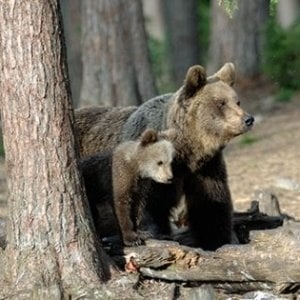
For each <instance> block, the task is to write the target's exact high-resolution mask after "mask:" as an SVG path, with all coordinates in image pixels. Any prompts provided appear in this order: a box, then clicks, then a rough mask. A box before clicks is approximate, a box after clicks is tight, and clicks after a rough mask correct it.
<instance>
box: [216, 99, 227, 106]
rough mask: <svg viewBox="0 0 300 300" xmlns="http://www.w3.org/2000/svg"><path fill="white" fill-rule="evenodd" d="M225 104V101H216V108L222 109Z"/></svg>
mask: <svg viewBox="0 0 300 300" xmlns="http://www.w3.org/2000/svg"><path fill="white" fill-rule="evenodd" d="M225 104H226V101H225V100H224V99H222V100H218V101H217V106H218V107H219V108H222V107H224V106H225Z"/></svg>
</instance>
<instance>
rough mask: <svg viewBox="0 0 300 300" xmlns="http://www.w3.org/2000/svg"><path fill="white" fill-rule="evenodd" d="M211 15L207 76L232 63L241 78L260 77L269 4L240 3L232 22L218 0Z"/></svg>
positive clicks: (262, 1) (262, 0)
mask: <svg viewBox="0 0 300 300" xmlns="http://www.w3.org/2000/svg"><path fill="white" fill-rule="evenodd" d="M211 13H212V15H211V42H210V50H209V53H210V58H209V66H208V73H213V72H215V71H216V70H218V69H219V67H220V66H222V65H223V64H224V63H225V62H228V61H231V62H233V63H235V65H236V68H237V71H238V73H239V75H238V77H239V78H242V79H251V78H253V77H255V76H258V75H260V73H261V54H262V48H263V43H264V28H265V25H266V22H267V20H268V16H269V0H256V1H242V0H239V1H238V9H236V10H235V11H234V12H233V17H232V18H230V16H229V15H228V13H226V11H225V9H224V7H223V6H220V4H219V1H218V0H212V9H211Z"/></svg>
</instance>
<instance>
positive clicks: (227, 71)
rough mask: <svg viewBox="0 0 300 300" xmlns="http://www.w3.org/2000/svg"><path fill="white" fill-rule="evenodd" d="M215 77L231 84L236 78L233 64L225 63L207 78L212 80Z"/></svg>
mask: <svg viewBox="0 0 300 300" xmlns="http://www.w3.org/2000/svg"><path fill="white" fill-rule="evenodd" d="M216 78H218V79H220V80H222V81H223V82H225V83H227V84H228V85H229V86H233V85H234V83H235V78H236V74H235V67H234V64H233V63H231V62H228V63H226V64H225V65H224V66H223V67H222V68H221V69H220V70H219V71H218V72H217V73H215V74H214V75H212V76H210V77H209V78H208V80H214V79H216Z"/></svg>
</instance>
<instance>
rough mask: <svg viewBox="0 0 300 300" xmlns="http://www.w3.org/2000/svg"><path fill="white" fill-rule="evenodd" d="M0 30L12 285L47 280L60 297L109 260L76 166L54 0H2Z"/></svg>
mask: <svg viewBox="0 0 300 300" xmlns="http://www.w3.org/2000/svg"><path fill="white" fill-rule="evenodd" d="M0 36H1V39H0V53H1V55H0V63H1V70H2V73H1V85H0V87H1V100H2V101H1V113H2V122H3V133H4V146H5V153H6V166H7V176H8V189H9V199H8V205H9V226H8V246H7V248H6V255H7V257H8V262H7V264H6V266H5V267H6V269H5V270H6V272H7V273H8V274H9V277H10V280H11V284H12V286H13V287H14V289H16V290H23V289H26V290H30V289H32V288H34V287H36V286H38V287H40V288H41V289H42V290H43V288H44V287H46V288H47V289H49V291H50V292H51V293H52V298H51V299H60V298H62V294H63V293H72V291H73V290H77V291H78V290H79V289H81V288H82V289H84V288H85V287H86V286H90V285H93V286H97V285H98V284H99V283H100V278H102V279H104V278H105V277H106V275H107V268H106V266H105V265H104V264H103V257H102V255H103V253H102V252H101V249H100V248H99V247H98V246H99V245H97V243H96V240H95V236H94V234H93V231H92V229H91V228H92V227H91V222H90V219H89V218H88V217H87V213H88V211H87V206H86V200H85V198H84V196H83V195H84V192H83V189H82V185H81V180H80V174H79V172H78V169H77V160H76V152H75V150H74V149H75V141H74V135H73V119H74V118H73V109H72V107H71V99H70V88H69V85H68V76H67V71H66V57H65V48H64V43H63V35H62V26H61V18H60V14H59V7H58V1H57V0H35V1H32V0H22V1H21V0H17V1H16V0H0ZM99 254H100V256H99ZM54 296H55V297H54ZM32 297H33V296H32ZM37 298H39V297H37ZM18 299H19V298H18ZM31 299H33V298H31ZM40 299H42V298H40ZM44 299H50V298H49V297H48V298H47V297H46V294H45V295H44Z"/></svg>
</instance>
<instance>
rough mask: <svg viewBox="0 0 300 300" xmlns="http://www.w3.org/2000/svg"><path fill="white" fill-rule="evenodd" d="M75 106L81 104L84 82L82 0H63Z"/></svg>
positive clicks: (70, 76) (62, 5) (69, 67)
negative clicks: (82, 84) (81, 90)
mask: <svg viewBox="0 0 300 300" xmlns="http://www.w3.org/2000/svg"><path fill="white" fill-rule="evenodd" d="M60 3H61V8H62V14H63V21H64V28H65V38H66V45H67V54H68V55H67V58H68V70H69V78H70V83H71V90H72V100H73V107H74V108H76V107H78V105H79V97H80V89H81V83H82V61H81V0H61V1H60Z"/></svg>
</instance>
